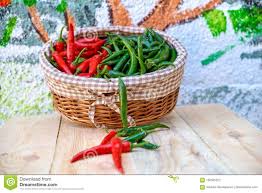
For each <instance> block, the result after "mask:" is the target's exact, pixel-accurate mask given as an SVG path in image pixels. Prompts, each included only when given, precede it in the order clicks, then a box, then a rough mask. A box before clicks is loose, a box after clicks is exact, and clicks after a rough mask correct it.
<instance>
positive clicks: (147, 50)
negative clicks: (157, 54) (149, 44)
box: [143, 46, 160, 53]
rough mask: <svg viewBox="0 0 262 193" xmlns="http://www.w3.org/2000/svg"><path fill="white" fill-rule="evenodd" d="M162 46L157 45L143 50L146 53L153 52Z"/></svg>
mask: <svg viewBox="0 0 262 193" xmlns="http://www.w3.org/2000/svg"><path fill="white" fill-rule="evenodd" d="M159 49H160V48H159V46H157V47H153V48H145V49H143V52H144V53H148V52H153V51H155V50H157V51H158V50H159Z"/></svg>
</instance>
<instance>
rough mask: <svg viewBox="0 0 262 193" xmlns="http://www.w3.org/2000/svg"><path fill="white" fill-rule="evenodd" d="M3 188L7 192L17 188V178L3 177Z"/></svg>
mask: <svg viewBox="0 0 262 193" xmlns="http://www.w3.org/2000/svg"><path fill="white" fill-rule="evenodd" d="M4 187H5V188H6V189H8V190H13V189H15V188H17V176H9V175H8V176H4Z"/></svg>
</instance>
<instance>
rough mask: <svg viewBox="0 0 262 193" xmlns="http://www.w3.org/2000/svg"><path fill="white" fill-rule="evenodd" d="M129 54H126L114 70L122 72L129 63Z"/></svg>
mask: <svg viewBox="0 0 262 193" xmlns="http://www.w3.org/2000/svg"><path fill="white" fill-rule="evenodd" d="M128 59H129V54H128V53H126V54H125V55H124V56H122V58H121V59H120V60H119V61H118V62H117V64H116V65H115V66H114V68H113V70H115V71H120V70H121V69H122V68H123V65H124V64H125V63H126V62H127V61H128Z"/></svg>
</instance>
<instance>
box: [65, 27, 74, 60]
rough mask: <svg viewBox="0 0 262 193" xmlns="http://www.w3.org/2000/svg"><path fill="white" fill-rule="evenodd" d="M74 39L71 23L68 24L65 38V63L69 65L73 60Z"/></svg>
mask: <svg viewBox="0 0 262 193" xmlns="http://www.w3.org/2000/svg"><path fill="white" fill-rule="evenodd" d="M74 42H75V37H74V26H73V24H72V23H70V24H69V30H68V37H67V63H68V64H71V63H72V62H73V61H74V59H75V46H74Z"/></svg>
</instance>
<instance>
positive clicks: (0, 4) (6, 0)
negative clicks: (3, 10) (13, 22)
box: [0, 0, 11, 7]
mask: <svg viewBox="0 0 262 193" xmlns="http://www.w3.org/2000/svg"><path fill="white" fill-rule="evenodd" d="M10 3H11V0H2V1H0V7H6V6H7V5H9V4H10Z"/></svg>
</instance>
